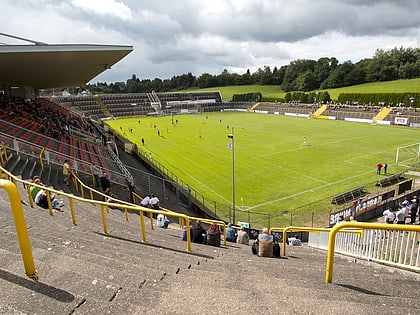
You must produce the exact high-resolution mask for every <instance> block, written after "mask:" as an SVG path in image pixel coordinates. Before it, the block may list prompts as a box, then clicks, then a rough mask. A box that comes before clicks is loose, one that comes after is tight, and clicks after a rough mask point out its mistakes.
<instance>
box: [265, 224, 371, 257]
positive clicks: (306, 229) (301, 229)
mask: <svg viewBox="0 0 420 315" xmlns="http://www.w3.org/2000/svg"><path fill="white" fill-rule="evenodd" d="M273 231H283V244H282V256H286V243H287V232H289V231H297V232H315V233H318V234H319V232H330V231H331V229H330V228H313V227H306V226H288V227H285V228H270V230H269V234H271V233H272V232H273ZM340 232H346V233H357V234H359V237H362V235H363V231H362V230H343V231H340Z"/></svg>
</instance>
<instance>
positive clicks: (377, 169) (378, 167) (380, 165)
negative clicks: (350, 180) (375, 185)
mask: <svg viewBox="0 0 420 315" xmlns="http://www.w3.org/2000/svg"><path fill="white" fill-rule="evenodd" d="M382 166H383V165H382V163H381V162H379V163H378V164H376V174H378V175H379V174H381V169H382Z"/></svg>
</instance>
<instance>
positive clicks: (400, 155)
mask: <svg viewBox="0 0 420 315" xmlns="http://www.w3.org/2000/svg"><path fill="white" fill-rule="evenodd" d="M419 158H420V143H414V144H410V145H406V146H403V147H399V148H397V155H396V157H395V163H396V164H397V165H401V166H406V167H414V168H418V167H419V166H420V165H419V162H420V161H419Z"/></svg>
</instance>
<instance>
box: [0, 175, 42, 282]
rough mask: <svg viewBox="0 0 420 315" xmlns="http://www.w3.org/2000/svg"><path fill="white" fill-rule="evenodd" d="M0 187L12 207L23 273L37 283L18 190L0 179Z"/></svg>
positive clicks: (14, 185)
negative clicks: (7, 196) (5, 192)
mask: <svg viewBox="0 0 420 315" xmlns="http://www.w3.org/2000/svg"><path fill="white" fill-rule="evenodd" d="M0 187H1V188H4V189H5V190H6V191H7V193H8V195H9V199H10V205H11V207H12V212H13V218H14V221H15V228H16V234H17V237H18V240H19V246H20V251H21V253H22V260H23V265H24V266H25V273H26V275H27V276H28V277H29V278H31V279H33V280H35V281H38V279H39V277H38V272H37V271H36V269H35V263H34V259H33V256H32V249H31V244H30V242H29V236H28V230H27V229H26V222H25V216H24V214H23V208H22V203H21V202H20V195H19V190H18V189H17V187H16V184H14V183H12V182H10V181H8V180H5V179H0Z"/></svg>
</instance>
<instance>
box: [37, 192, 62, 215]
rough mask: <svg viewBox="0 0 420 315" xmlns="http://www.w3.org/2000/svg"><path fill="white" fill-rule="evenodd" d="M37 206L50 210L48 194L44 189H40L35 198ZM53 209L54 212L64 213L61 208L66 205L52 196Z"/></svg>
mask: <svg viewBox="0 0 420 315" xmlns="http://www.w3.org/2000/svg"><path fill="white" fill-rule="evenodd" d="M34 201H35V204H36V205H37V206H40V207H41V208H44V209H48V199H47V193H46V191H45V190H44V189H40V190H39V191H38V193H37V194H36V196H35V199H34ZM50 201H51V207H52V208H53V209H54V210H58V211H62V210H61V209H60V207H62V206H63V205H64V203H63V201H58V200H57V199H56V198H55V195H50Z"/></svg>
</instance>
